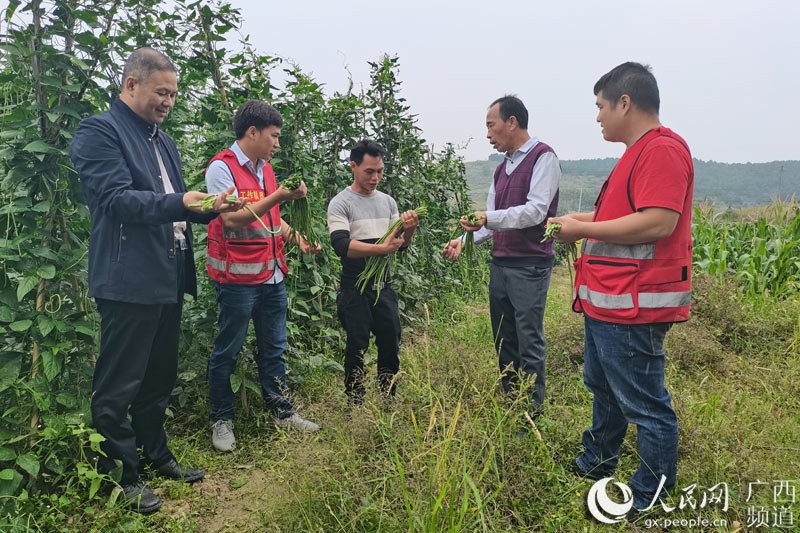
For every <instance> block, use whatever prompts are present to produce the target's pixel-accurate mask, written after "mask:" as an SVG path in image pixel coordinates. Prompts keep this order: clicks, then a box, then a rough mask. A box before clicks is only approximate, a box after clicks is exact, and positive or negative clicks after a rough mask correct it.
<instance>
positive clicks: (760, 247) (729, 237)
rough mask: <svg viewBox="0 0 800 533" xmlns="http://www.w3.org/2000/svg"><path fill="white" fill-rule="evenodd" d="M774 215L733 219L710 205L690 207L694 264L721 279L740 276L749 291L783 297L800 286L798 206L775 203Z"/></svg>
mask: <svg viewBox="0 0 800 533" xmlns="http://www.w3.org/2000/svg"><path fill="white" fill-rule="evenodd" d="M773 209H774V211H773V213H772V216H769V217H767V216H762V217H760V218H759V219H758V220H756V221H754V222H747V221H743V222H736V221H734V220H733V219H732V217H731V214H730V213H715V212H714V210H713V209H712V208H710V207H708V206H697V207H695V211H694V221H693V223H692V234H693V237H694V258H693V262H694V266H695V267H696V268H698V269H700V270H703V271H705V272H708V273H709V274H711V275H712V276H714V277H715V278H716V279H717V281H719V282H720V283H723V282H725V281H726V280H728V279H730V278H731V277H734V278H738V279H739V280H741V288H742V290H743V291H744V292H745V293H746V294H747V295H750V296H766V297H770V296H771V297H777V298H785V297H787V296H790V295H793V294H797V292H798V291H799V290H800V206H797V205H794V206H790V207H787V206H786V205H784V204H781V203H777V204H775V205H774V207H773Z"/></svg>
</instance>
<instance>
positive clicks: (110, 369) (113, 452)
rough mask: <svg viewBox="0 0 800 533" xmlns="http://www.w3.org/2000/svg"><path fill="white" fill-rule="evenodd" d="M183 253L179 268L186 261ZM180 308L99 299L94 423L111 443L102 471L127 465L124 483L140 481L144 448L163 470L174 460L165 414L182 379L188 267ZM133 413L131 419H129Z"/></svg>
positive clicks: (150, 460) (106, 445) (148, 458)
mask: <svg viewBox="0 0 800 533" xmlns="http://www.w3.org/2000/svg"><path fill="white" fill-rule="evenodd" d="M182 254H183V252H181V253H179V254H178V264H179V265H181V266H182V265H183V258H182V257H181V255H182ZM178 287H180V288H181V289H180V291H179V295H178V296H179V298H178V303H175V304H162V305H144V304H132V303H125V302H117V301H113V300H103V299H99V298H98V299H97V308H98V310H99V311H100V317H101V324H100V357H99V358H98V359H97V365H96V366H95V369H94V379H93V382H92V389H93V391H94V392H93V395H92V420H93V425H94V428H95V429H96V430H97V432H98V433H100V434H101V435H103V436H104V437H105V438H106V440H105V441H104V442H103V443H102V444H101V449H102V450H103V452H104V453H105V454H106V455H107V457H101V458H100V461H101V462H100V465H99V466H100V467H101V469H103V470H106V471H110V470H112V469H113V468H114V467H115V465H114V459H119V460H121V461H122V483H123V484H127V483H131V482H134V481H136V479H138V477H139V452H138V447H139V446H141V447H142V448H143V450H144V457H145V459H146V461H147V462H148V463H150V464H151V465H153V466H155V467H158V466H161V465H163V464H165V463H167V462H168V461H170V460H171V459H173V457H174V456H173V455H172V453H171V452H170V451H169V448H168V447H167V435H166V433H165V432H164V420H165V418H166V415H165V411H166V408H167V403H168V402H169V398H170V395H171V394H172V388H173V387H174V386H175V379H176V377H177V374H178V342H179V339H180V321H181V311H182V310H183V294H182V293H183V268H179V275H178ZM129 414H130V419H129V418H128V415H129Z"/></svg>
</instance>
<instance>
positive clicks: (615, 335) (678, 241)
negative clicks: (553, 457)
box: [549, 63, 694, 519]
mask: <svg viewBox="0 0 800 533" xmlns="http://www.w3.org/2000/svg"><path fill="white" fill-rule="evenodd" d="M594 93H595V95H596V96H597V107H598V110H599V112H598V115H597V121H598V122H599V123H600V125H601V126H602V128H603V137H604V138H605V139H606V140H607V141H609V142H623V143H625V146H626V147H627V149H626V150H625V153H624V154H623V155H622V157H621V158H620V160H619V161H618V162H617V165H616V167H615V168H614V170H613V171H612V172H611V175H610V176H609V178H608V179H607V180H606V182H605V183H604V184H603V187H602V188H601V190H600V194H599V196H598V198H597V201H596V203H595V209H594V211H592V212H591V213H580V214H569V215H566V216H563V217H556V218H551V219H550V221H549V222H550V223H551V224H552V223H559V224H561V225H562V226H561V229H560V230H559V232H558V233H557V234H556V239H557V240H559V241H561V242H575V241H577V240H579V239H583V244H582V246H581V257H580V258H579V259H578V261H577V262H576V264H575V269H576V276H575V293H574V301H573V309H574V310H576V311H578V312H583V313H584V315H585V347H584V367H583V377H584V383H585V384H586V387H587V388H588V389H589V391H591V392H592V394H593V395H594V399H593V412H592V426H591V427H590V428H589V429H587V430H586V431H585V432H584V434H583V446H584V452H583V453H582V454H581V455H579V456H578V457H577V458H576V459H575V460H573V462H572V463H571V465H570V466H571V469H572V470H573V471H574V472H575V473H577V474H579V475H581V476H584V477H589V478H592V479H600V478H604V477H608V476H610V475H611V474H612V473H613V472H614V469H615V468H616V466H617V462H618V459H619V451H620V445H621V444H622V441H623V439H624V437H625V433H626V431H627V428H628V424H636V425H637V428H638V431H637V441H638V451H639V456H640V464H639V469H638V470H637V471H636V473H635V474H634V475H633V477H632V478H631V479H630V481H629V482H628V485H629V486H630V488H631V489H632V490H633V508H632V509H631V511H630V512H629V513H628V518H629V519H631V518H633V517H635V515H636V514H637V513H638V511H641V510H644V509H649V508H650V507H651V506H653V505H656V504H657V503H658V501H659V499H663V498H665V497H666V493H665V491H670V490H672V488H673V487H674V485H675V476H676V471H677V461H678V419H677V417H676V415H675V411H674V410H673V408H672V403H671V400H670V395H669V392H667V390H666V388H665V387H664V359H665V354H664V350H663V343H664V337H665V335H666V334H667V331H668V330H669V329H670V327H671V326H672V324H673V323H675V322H680V321H685V320H687V319H688V318H689V305H690V303H691V270H692V235H691V222H692V192H693V186H694V169H693V166H692V156H691V153H690V152H689V148H688V147H687V145H686V142H684V140H683V139H681V138H680V137H679V136H678V135H677V134H675V133H674V132H673V131H672V130H670V129H668V128H665V127H663V126H662V125H661V123H660V121H659V117H658V110H659V103H660V98H659V92H658V85H657V83H656V80H655V77H654V76H653V74H652V73H651V72H650V69H649V67H647V66H643V65H641V64H638V63H624V64H622V65H619V66H618V67H616V68H614V69H613V70H611V71H610V72H608V73H607V74H605V75H604V76H603V77H602V78H600V80H599V81H598V82H597V84H596V85H595V87H594Z"/></svg>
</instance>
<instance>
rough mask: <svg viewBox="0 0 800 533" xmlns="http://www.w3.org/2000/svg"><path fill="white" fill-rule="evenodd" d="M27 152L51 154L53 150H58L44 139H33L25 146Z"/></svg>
mask: <svg viewBox="0 0 800 533" xmlns="http://www.w3.org/2000/svg"><path fill="white" fill-rule="evenodd" d="M23 150H25V151H26V152H33V153H40V154H50V153H53V152H58V150H57V149H56V148H53V147H52V146H50V145H49V144H47V143H46V142H44V141H33V142H32V143H28V144H27V145H26V146H25V148H23Z"/></svg>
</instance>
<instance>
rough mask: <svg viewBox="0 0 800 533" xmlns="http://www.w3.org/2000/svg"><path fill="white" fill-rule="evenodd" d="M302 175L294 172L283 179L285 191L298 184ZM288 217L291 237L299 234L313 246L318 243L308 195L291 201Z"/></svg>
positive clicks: (292, 188)
mask: <svg viewBox="0 0 800 533" xmlns="http://www.w3.org/2000/svg"><path fill="white" fill-rule="evenodd" d="M302 181H303V177H302V176H301V175H300V174H294V175H293V176H290V177H288V178H286V179H285V180H283V183H281V187H283V188H284V189H286V190H287V191H293V190H295V189H296V188H298V187H299V186H300V183H301V182H302ZM289 219H290V220H291V221H292V231H291V235H292V238H290V240H294V238H293V236H294V235H295V234H297V235H301V236H302V237H303V238H304V239H305V240H306V242H307V243H308V245H309V246H311V247H314V246H316V245H317V243H319V237H318V236H317V234H316V232H315V231H314V221H313V220H312V218H311V207H310V206H309V205H308V197H307V196H303V197H302V198H298V199H297V200H295V201H293V202H292V203H291V206H290V207H289Z"/></svg>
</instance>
